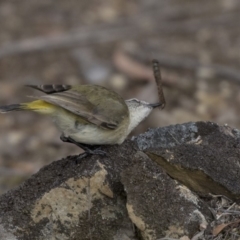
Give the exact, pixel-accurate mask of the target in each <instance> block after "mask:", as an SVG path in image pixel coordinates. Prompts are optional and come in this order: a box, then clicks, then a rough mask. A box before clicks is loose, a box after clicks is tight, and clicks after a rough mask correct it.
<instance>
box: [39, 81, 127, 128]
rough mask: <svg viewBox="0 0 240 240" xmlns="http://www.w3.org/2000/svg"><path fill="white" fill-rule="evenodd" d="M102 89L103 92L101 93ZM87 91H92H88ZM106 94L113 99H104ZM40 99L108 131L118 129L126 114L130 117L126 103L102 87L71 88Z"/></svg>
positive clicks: (82, 86)
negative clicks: (110, 95)
mask: <svg viewBox="0 0 240 240" xmlns="http://www.w3.org/2000/svg"><path fill="white" fill-rule="evenodd" d="M100 88H101V91H99V89H100ZM86 89H90V90H89V91H86ZM90 91H91V94H90ZM106 93H108V94H113V97H110V98H108V97H105V98H104V95H105V94H106ZM118 98H119V99H120V100H121V101H120V102H119V101H118ZM40 99H42V100H44V101H46V102H49V103H52V104H54V105H57V106H60V107H62V108H64V109H66V110H68V111H70V112H72V113H74V114H76V115H78V116H80V117H82V118H83V119H85V120H86V121H88V122H90V123H93V124H95V125H97V126H100V127H102V128H106V129H112V130H113V129H116V128H117V127H118V126H119V124H120V123H121V121H122V120H123V118H124V117H126V114H127V115H128V108H127V106H126V103H125V101H124V100H122V98H121V97H120V96H119V95H118V94H116V93H114V92H110V91H109V90H107V89H105V88H103V87H100V86H89V85H81V87H79V88H77V89H74V88H71V89H70V90H67V91H63V92H58V93H53V94H48V95H45V96H42V97H40Z"/></svg>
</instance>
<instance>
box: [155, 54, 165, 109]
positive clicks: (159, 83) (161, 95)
mask: <svg viewBox="0 0 240 240" xmlns="http://www.w3.org/2000/svg"><path fill="white" fill-rule="evenodd" d="M152 68H153V74H154V78H155V81H156V83H157V88H158V97H159V102H160V103H161V104H162V105H161V106H160V107H161V109H163V108H164V107H165V105H166V101H165V97H164V93H163V86H162V76H161V71H160V66H159V62H158V60H155V59H154V60H152Z"/></svg>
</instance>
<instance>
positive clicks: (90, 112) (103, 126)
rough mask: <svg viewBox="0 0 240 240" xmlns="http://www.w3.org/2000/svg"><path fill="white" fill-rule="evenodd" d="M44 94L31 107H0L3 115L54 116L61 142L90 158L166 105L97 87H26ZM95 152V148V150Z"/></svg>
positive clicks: (16, 105) (121, 138)
mask: <svg viewBox="0 0 240 240" xmlns="http://www.w3.org/2000/svg"><path fill="white" fill-rule="evenodd" d="M27 86H28V87H31V88H34V89H37V90H39V91H42V92H44V93H45V95H43V96H40V97H37V100H34V101H32V102H28V103H20V104H12V105H7V106H2V107H0V113H7V112H11V111H21V110H27V111H35V112H39V113H42V114H48V115H51V116H52V118H53V121H54V122H55V124H56V126H57V127H58V128H59V130H60V131H61V132H62V135H61V137H60V139H61V140H62V141H64V142H70V143H74V144H76V145H77V146H79V147H81V148H82V149H84V150H85V151H86V152H88V153H91V154H101V151H99V150H98V149H93V148H94V146H95V145H105V144H110V145H112V144H121V143H122V142H123V141H124V140H125V139H126V138H127V136H128V135H129V133H130V132H131V131H132V130H133V129H134V128H135V127H136V126H137V125H138V124H139V123H140V122H141V121H142V120H144V119H145V118H146V117H147V116H148V115H149V114H150V113H151V111H152V110H153V109H154V108H156V107H159V106H161V105H162V104H163V103H154V104H151V103H147V102H144V101H140V100H138V99H135V98H133V99H129V100H126V101H124V99H123V98H122V97H121V96H120V95H118V94H117V93H116V92H114V91H112V90H109V89H107V88H105V87H102V86H98V85H79V86H70V85H27ZM91 146H92V147H93V148H92V147H91Z"/></svg>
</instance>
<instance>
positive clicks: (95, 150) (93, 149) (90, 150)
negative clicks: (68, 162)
mask: <svg viewBox="0 0 240 240" xmlns="http://www.w3.org/2000/svg"><path fill="white" fill-rule="evenodd" d="M60 139H61V140H62V141H63V142H68V143H73V144H75V145H76V146H78V147H80V148H81V149H83V150H84V151H85V152H84V153H82V154H80V155H79V156H78V159H79V160H80V159H82V158H85V157H86V156H88V155H100V156H107V153H106V152H104V151H102V150H101V149H99V147H98V146H91V145H87V144H83V143H79V142H76V141H75V140H74V139H72V138H71V137H65V136H64V135H63V134H62V135H61V136H60Z"/></svg>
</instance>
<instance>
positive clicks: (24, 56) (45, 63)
mask: <svg viewBox="0 0 240 240" xmlns="http://www.w3.org/2000/svg"><path fill="white" fill-rule="evenodd" d="M239 13H240V2H239V1H237V0H229V1H224V0H216V1H207V0H201V1H192V0H184V1H177V0H168V1H164V0H148V1H144V0H141V1H134V0H131V1H129V0H105V1H103V0H100V1H94V0H88V1H78V0H71V1H63V0H58V1H57V4H56V1H53V0H52V1H49V0H42V1H37V0H32V1H28V0H22V1H14V0H2V1H1V2H0V81H1V86H0V105H4V104H10V103H18V102H26V101H29V97H27V96H33V95H38V94H39V93H36V92H35V91H33V90H30V89H26V88H24V87H23V85H24V84H30V83H31V84H44V83H45V84H47V83H51V84H52V83H55V84H56V83H66V84H83V83H86V84H100V85H105V86H107V87H109V88H112V89H114V90H115V91H117V92H119V93H120V94H121V95H122V96H123V97H124V98H125V99H128V98H133V97H136V98H139V99H141V100H146V101H148V102H154V101H157V92H156V86H155V83H154V81H153V79H152V75H151V60H152V59H153V58H156V59H158V60H159V61H160V64H161V66H162V77H163V80H164V84H165V85H164V91H165V97H166V100H167V105H166V108H165V109H164V110H163V111H159V110H155V111H154V113H153V114H152V115H151V116H150V117H149V118H148V119H147V120H146V121H144V122H143V123H142V124H140V126H139V127H138V128H137V129H136V130H134V132H133V134H132V135H136V134H139V133H141V132H144V131H145V130H146V129H148V128H149V127H161V126H166V125H169V124H177V123H183V122H189V121H198V120H204V121H214V122H217V123H219V124H229V125H230V126H232V127H236V128H240V119H239V115H240V107H239V106H240V92H239V84H240V71H238V66H239V64H240V51H239V49H240V28H239V20H240V14H239ZM59 136H60V133H59V132H58V131H57V130H56V128H55V127H54V125H53V123H52V122H51V119H49V118H48V117H46V116H39V115H37V114H36V113H28V112H14V113H11V114H5V115H0V173H1V174H0V193H3V192H5V191H7V190H8V189H10V188H12V187H14V186H16V185H18V184H19V183H20V182H21V181H22V180H23V179H26V178H27V177H28V176H29V175H31V174H33V173H35V172H37V171H38V169H39V168H40V167H41V166H43V165H46V164H48V163H50V162H52V161H55V160H58V159H60V158H62V157H65V156H67V155H74V154H79V153H80V152H81V150H80V149H78V148H77V147H75V146H72V145H70V144H66V143H62V142H61V141H60V140H59Z"/></svg>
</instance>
